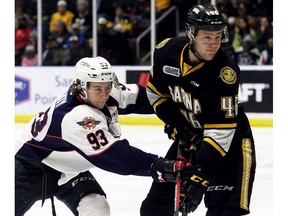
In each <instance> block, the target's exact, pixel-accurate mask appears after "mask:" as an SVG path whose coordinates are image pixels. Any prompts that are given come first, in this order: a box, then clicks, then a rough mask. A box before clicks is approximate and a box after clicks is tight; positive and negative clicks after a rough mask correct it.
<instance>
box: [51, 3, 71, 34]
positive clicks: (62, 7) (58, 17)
mask: <svg viewBox="0 0 288 216" xmlns="http://www.w3.org/2000/svg"><path fill="white" fill-rule="evenodd" d="M73 17H74V13H73V12H71V11H70V10H68V9H67V2H66V1H65V0H60V1H58V3H57V11H56V12H54V13H53V14H52V16H51V20H50V27H49V30H50V32H51V33H53V32H54V31H55V30H56V25H57V21H62V22H63V23H65V26H66V29H67V30H68V29H69V28H70V26H71V24H72V20H73Z"/></svg>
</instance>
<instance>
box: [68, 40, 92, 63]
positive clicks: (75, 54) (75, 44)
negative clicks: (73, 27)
mask: <svg viewBox="0 0 288 216" xmlns="http://www.w3.org/2000/svg"><path fill="white" fill-rule="evenodd" d="M69 42H70V47H69V52H70V59H69V63H68V65H75V64H76V63H77V62H78V61H79V60H80V59H81V58H84V57H87V56H89V53H87V51H86V50H85V48H84V47H82V46H81V45H80V44H79V38H78V37H77V36H76V35H72V36H70V38H69Z"/></svg>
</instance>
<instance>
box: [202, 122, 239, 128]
mask: <svg viewBox="0 0 288 216" xmlns="http://www.w3.org/2000/svg"><path fill="white" fill-rule="evenodd" d="M236 127H237V123H231V124H204V128H205V129H209V128H236Z"/></svg>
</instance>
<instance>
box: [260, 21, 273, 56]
mask: <svg viewBox="0 0 288 216" xmlns="http://www.w3.org/2000/svg"><path fill="white" fill-rule="evenodd" d="M272 36H273V27H272V25H271V23H270V22H269V20H268V17H267V16H262V17H261V18H260V27H259V29H258V31H257V46H258V48H259V50H260V51H262V50H263V49H264V48H265V47H266V43H267V40H268V38H270V37H272Z"/></svg>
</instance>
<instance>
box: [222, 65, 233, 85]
mask: <svg viewBox="0 0 288 216" xmlns="http://www.w3.org/2000/svg"><path fill="white" fill-rule="evenodd" d="M220 77H221V79H222V80H223V81H224V82H225V83H227V84H234V83H235V82H236V80H237V74H236V72H235V71H234V70H233V69H232V68H230V67H224V68H222V69H221V71H220Z"/></svg>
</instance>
